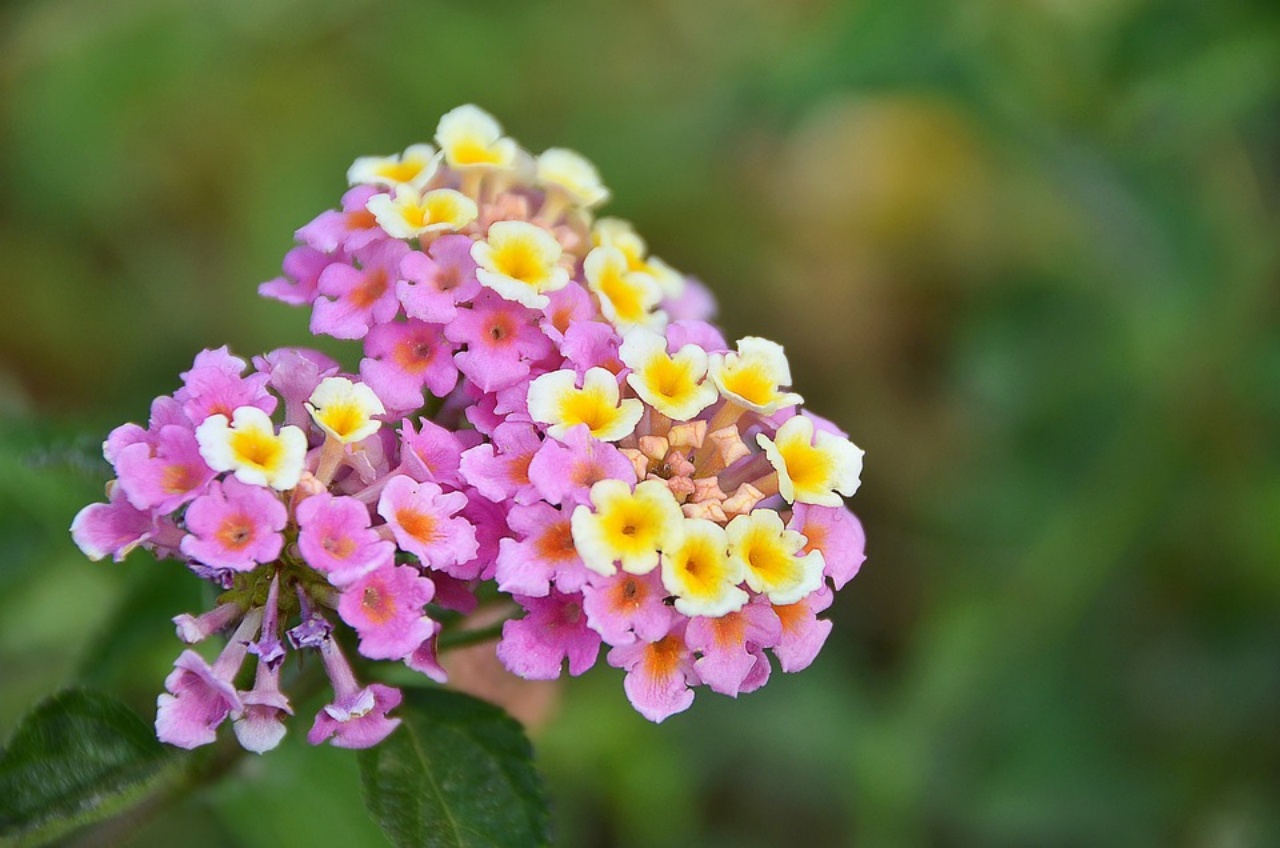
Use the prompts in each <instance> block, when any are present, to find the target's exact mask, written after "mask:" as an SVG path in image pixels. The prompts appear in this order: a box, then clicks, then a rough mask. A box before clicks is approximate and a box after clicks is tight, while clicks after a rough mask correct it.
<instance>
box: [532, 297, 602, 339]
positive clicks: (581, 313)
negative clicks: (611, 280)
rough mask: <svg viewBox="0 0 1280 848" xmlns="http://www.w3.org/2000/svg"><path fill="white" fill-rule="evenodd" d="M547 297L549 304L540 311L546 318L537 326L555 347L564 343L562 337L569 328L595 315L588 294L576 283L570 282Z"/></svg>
mask: <svg viewBox="0 0 1280 848" xmlns="http://www.w3.org/2000/svg"><path fill="white" fill-rule="evenodd" d="M547 297H548V298H549V299H550V301H551V303H550V304H549V305H548V306H547V308H546V309H544V310H542V312H543V314H544V315H545V316H546V317H544V318H543V319H542V320H541V321H540V322H539V326H540V327H542V332H543V333H545V334H546V335H547V338H549V339H551V341H553V342H554V343H555V344H556V345H559V344H560V343H561V342H563V341H564V335H565V333H567V332H568V331H569V328H570V327H572V326H574V325H575V324H578V323H582V322H588V321H590V320H591V319H592V317H594V316H595V314H596V310H595V306H594V304H592V302H591V295H590V293H588V292H587V290H586V289H585V288H583V287H582V286H580V285H578V284H577V283H572V282H571V283H569V284H568V285H567V286H565V287H564V288H562V289H557V290H556V291H553V292H551V293H550V294H548V295H547Z"/></svg>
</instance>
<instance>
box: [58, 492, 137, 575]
mask: <svg viewBox="0 0 1280 848" xmlns="http://www.w3.org/2000/svg"><path fill="white" fill-rule="evenodd" d="M110 498H111V500H110V502H108V503H96V504H90V505H89V506H87V507H85V508H84V509H82V510H80V512H79V513H77V514H76V517H75V520H74V521H72V522H71V538H72V539H73V540H74V541H75V543H76V546H77V547H79V548H80V550H82V551H84V555H85V556H87V557H88V558H89V559H92V560H99V559H102V558H103V557H105V556H108V555H110V556H111V558H112V559H114V560H115V561H116V562H119V561H120V560H122V559H124V558H125V557H126V556H128V554H129V552H130V551H132V550H133V549H134V548H136V547H137V546H138V545H141V544H144V543H145V542H147V541H148V539H150V538H151V535H152V531H153V521H152V518H151V513H150V512H149V511H146V510H141V509H138V508H137V507H135V506H134V505H133V504H131V503H129V501H128V500H127V499H126V498H125V496H124V489H123V488H121V487H120V486H111V487H110Z"/></svg>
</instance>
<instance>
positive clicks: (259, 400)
mask: <svg viewBox="0 0 1280 848" xmlns="http://www.w3.org/2000/svg"><path fill="white" fill-rule="evenodd" d="M247 367H249V363H247V362H245V361H244V360H243V359H241V358H240V357H238V356H232V355H231V354H230V353H229V352H228V350H227V347H226V345H223V346H222V347H220V348H218V349H217V350H205V351H201V352H200V353H199V354H197V355H196V359H195V363H194V364H193V365H192V367H191V370H190V371H184V372H183V373H182V382H183V386H182V388H181V389H178V391H176V392H174V395H173V398H174V400H176V401H177V402H178V403H180V404H182V411H183V412H184V413H185V414H186V416H187V418H188V419H189V420H190V422H191V424H192V425H198V424H200V423H201V422H203V421H204V420H205V419H206V418H208V417H209V416H210V415H225V416H227V418H228V419H230V418H231V417H232V416H233V415H234V414H235V411H236V410H237V409H239V408H240V407H242V406H256V407H257V408H258V409H261V410H262V411H263V412H265V413H266V414H267V415H270V414H271V413H273V412H275V410H276V399H275V396H274V395H272V394H270V393H268V392H267V380H268V379H269V378H268V376H267V375H266V374H250V375H249V376H248V377H241V376H240V375H241V374H243V373H244V370H245V369H246V368H247Z"/></svg>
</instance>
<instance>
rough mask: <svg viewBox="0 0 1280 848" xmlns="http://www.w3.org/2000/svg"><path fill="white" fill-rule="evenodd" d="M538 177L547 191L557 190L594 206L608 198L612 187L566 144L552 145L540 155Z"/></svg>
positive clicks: (577, 203)
mask: <svg viewBox="0 0 1280 848" xmlns="http://www.w3.org/2000/svg"><path fill="white" fill-rule="evenodd" d="M537 180H538V183H539V184H541V185H542V186H544V187H545V188H546V189H547V191H548V192H552V193H558V194H560V195H562V196H563V197H564V198H565V199H566V200H568V201H569V202H570V203H572V204H573V205H575V206H581V207H582V208H584V209H593V208H595V207H596V206H599V205H600V204H602V203H604V202H605V201H606V200H608V199H609V189H607V188H605V187H604V185H603V184H602V183H601V182H600V174H599V172H597V171H596V166H595V165H592V164H591V162H590V161H588V160H587V159H586V158H585V157H584V156H582V155H580V154H578V153H575V152H574V151H572V150H566V149H564V148H563V147H552V148H551V149H549V150H546V151H543V153H542V155H541V156H539V157H538V163H537Z"/></svg>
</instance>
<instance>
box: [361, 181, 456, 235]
mask: <svg viewBox="0 0 1280 848" xmlns="http://www.w3.org/2000/svg"><path fill="white" fill-rule="evenodd" d="M365 208H366V209H368V210H369V211H370V212H372V213H373V217H374V219H375V220H376V221H377V222H378V226H380V227H382V229H384V230H386V231H387V234H388V235H391V236H394V237H396V238H402V239H407V238H416V237H417V236H420V235H423V234H424V233H432V232H453V231H457V230H460V229H462V228H463V227H465V226H466V225H467V224H470V223H471V222H472V221H474V220H475V219H476V215H477V214H478V213H479V210H478V209H477V208H476V202H475V201H474V200H472V199H471V198H469V197H467V196H466V195H465V194H463V193H462V192H458V191H454V190H453V189H451V188H438V189H435V190H434V191H429V192H427V193H426V194H420V193H419V192H418V190H417V189H414V188H409V187H401V188H397V189H396V190H395V194H394V196H393V195H387V194H375V195H374V196H373V197H371V198H369V202H368V203H367V204H365Z"/></svg>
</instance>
